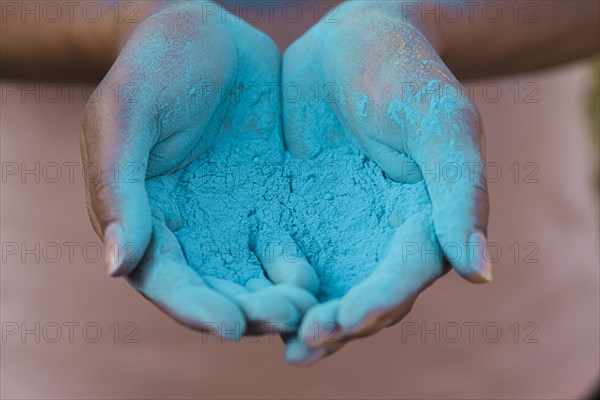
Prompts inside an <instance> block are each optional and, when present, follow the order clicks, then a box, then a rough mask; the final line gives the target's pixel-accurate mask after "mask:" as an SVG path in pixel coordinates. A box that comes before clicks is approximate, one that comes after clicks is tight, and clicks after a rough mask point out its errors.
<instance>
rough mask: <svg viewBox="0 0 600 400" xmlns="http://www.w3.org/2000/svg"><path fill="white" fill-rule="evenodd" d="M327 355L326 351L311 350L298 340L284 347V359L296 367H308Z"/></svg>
mask: <svg viewBox="0 0 600 400" xmlns="http://www.w3.org/2000/svg"><path fill="white" fill-rule="evenodd" d="M326 354H327V349H326V348H324V347H322V348H316V349H312V348H310V347H308V346H306V345H305V344H304V343H302V342H301V341H299V340H296V341H291V342H289V343H288V344H287V345H286V346H285V359H286V360H287V362H289V363H290V364H292V365H294V366H297V367H309V366H311V365H312V364H314V363H315V362H317V361H318V360H320V359H321V358H323V357H324V356H325V355H326Z"/></svg>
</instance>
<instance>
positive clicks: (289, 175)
mask: <svg viewBox="0 0 600 400" xmlns="http://www.w3.org/2000/svg"><path fill="white" fill-rule="evenodd" d="M263 144H264V143H260V141H259V142H257V143H254V144H253V143H248V142H247V141H246V142H244V141H243V140H240V138H236V137H232V138H229V139H227V138H226V139H223V140H220V141H219V143H218V144H217V145H216V146H215V147H214V148H213V149H212V150H211V151H210V152H208V153H206V154H205V155H204V156H203V157H202V158H200V159H199V160H196V161H195V162H193V163H192V164H190V165H189V166H187V167H186V168H185V169H184V170H182V171H179V172H178V173H177V174H174V175H170V176H165V177H161V178H160V179H161V180H162V182H159V183H158V184H155V185H154V186H153V187H149V192H150V195H151V198H152V202H153V204H154V206H156V207H159V208H162V209H170V210H171V212H170V214H171V215H173V214H175V215H177V218H176V220H177V222H176V223H171V224H170V225H171V226H170V227H171V229H173V230H174V232H175V235H176V236H177V238H178V239H179V241H180V243H181V246H182V248H183V251H184V254H185V256H186V259H187V261H188V263H189V264H190V265H191V267H192V268H193V269H194V270H195V271H196V272H198V274H200V275H202V276H204V277H207V276H208V277H216V278H221V279H225V280H228V281H232V282H235V283H238V284H240V285H245V284H246V283H247V282H248V281H249V280H251V279H264V278H265V273H264V272H263V268H262V267H261V260H265V259H267V258H268V257H271V256H272V254H273V251H274V249H284V251H283V253H284V255H285V256H286V257H288V258H289V261H291V262H294V260H295V259H296V258H295V257H297V253H296V251H297V250H298V249H299V250H300V251H301V252H302V253H303V254H304V255H305V256H306V258H307V259H308V261H309V262H310V264H311V265H312V266H313V268H314V269H315V271H316V272H317V275H318V276H319V278H320V289H319V292H318V295H317V297H318V299H319V300H320V301H325V300H328V299H332V298H339V297H341V296H343V295H344V294H345V293H346V292H347V291H348V290H349V289H350V288H351V287H353V286H355V285H356V284H357V283H359V282H360V281H362V280H363V279H365V278H366V277H368V276H369V275H370V274H371V272H372V271H373V270H374V269H375V267H376V266H377V265H378V263H379V261H380V260H381V259H382V258H383V257H384V256H385V255H386V253H387V248H388V245H389V242H390V239H391V238H392V236H393V234H394V232H395V231H396V229H397V228H398V227H399V226H400V225H402V223H403V222H404V221H405V220H406V219H407V218H408V217H409V216H411V215H412V214H414V213H416V212H418V211H420V210H422V209H423V208H424V207H428V204H429V198H428V195H427V192H426V189H425V185H424V183H423V182H420V183H416V184H400V183H396V182H393V181H391V180H389V179H387V178H386V177H385V175H384V174H383V172H382V170H381V169H380V168H379V167H378V166H377V165H376V164H375V163H374V162H373V161H370V160H369V159H367V158H365V157H364V156H363V155H361V154H360V153H358V152H357V151H356V150H355V148H354V147H353V146H351V145H344V146H341V147H337V148H330V149H327V150H324V151H322V152H321V153H320V154H319V155H318V156H317V157H315V158H313V159H311V160H308V161H306V160H298V159H295V158H294V157H292V156H291V155H289V154H288V153H283V151H282V152H281V156H274V153H273V152H271V151H264V152H252V151H250V153H249V152H248V151H249V150H248V149H252V148H253V147H258V148H261V147H263V146H262V145H263ZM157 186H158V187H157ZM165 188H168V189H165ZM167 222H168V221H167ZM275 251H276V250H275Z"/></svg>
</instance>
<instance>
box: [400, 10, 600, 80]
mask: <svg viewBox="0 0 600 400" xmlns="http://www.w3.org/2000/svg"><path fill="white" fill-rule="evenodd" d="M451 3H452V5H454V7H449V6H448V4H449V3H447V2H444V1H422V2H419V3H414V2H406V3H402V4H401V5H400V7H401V8H402V10H401V12H402V13H403V14H402V15H403V18H407V19H408V20H410V21H411V22H412V23H413V24H414V25H415V26H417V27H418V28H419V29H420V30H421V31H422V32H423V33H424V34H425V36H427V38H428V39H429V40H430V42H431V43H432V45H433V46H434V47H435V48H436V49H437V50H438V53H439V54H440V56H441V57H442V59H443V60H444V62H445V63H446V65H448V67H449V68H450V70H451V71H452V72H453V73H454V74H455V75H456V76H457V77H458V78H460V79H472V78H478V77H484V76H491V75H499V74H509V73H516V72H520V71H527V70H532V69H538V68H545V67H551V66H554V65H557V64H560V63H564V62H569V61H572V60H576V59H579V58H583V57H587V56H590V55H593V54H594V53H596V52H598V50H599V49H600V35H599V29H600V28H599V24H600V22H599V16H600V2H597V1H585V0H584V1H562V0H556V1H553V0H544V1H521V2H518V1H493V2H487V1H459V2H451ZM409 4H412V6H413V7H412V8H411V7H410V6H409ZM415 5H416V7H417V9H415V8H414V6H415ZM456 6H459V7H460V14H459V13H458V12H457V9H458V8H457V7H456ZM458 15H460V17H457V16H458Z"/></svg>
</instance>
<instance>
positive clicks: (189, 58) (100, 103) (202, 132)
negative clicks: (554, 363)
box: [81, 3, 318, 339]
mask: <svg viewBox="0 0 600 400" xmlns="http://www.w3.org/2000/svg"><path fill="white" fill-rule="evenodd" d="M279 71H280V54H279V51H278V49H277V48H276V46H275V45H274V44H273V42H272V41H271V40H270V39H269V38H268V37H267V36H266V35H264V34H262V33H261V32H259V31H257V30H255V29H254V28H252V27H250V26H249V25H247V24H246V23H244V22H242V21H236V20H234V18H233V17H232V16H229V18H228V19H227V21H226V22H223V21H222V20H221V18H220V15H219V16H214V15H213V16H207V15H205V14H203V13H202V10H201V9H200V7H198V6H197V5H194V4H189V3H184V4H176V5H174V6H167V7H166V8H164V9H162V10H161V11H159V12H157V13H156V14H154V15H153V16H151V17H149V18H148V19H146V20H145V21H143V22H142V23H141V24H140V25H139V26H138V27H137V28H136V29H135V30H134V32H133V33H132V35H131V37H130V38H129V40H128V42H127V43H126V45H125V46H124V48H123V50H122V52H121V53H120V55H119V56H118V58H117V60H116V62H115V63H114V65H113V66H112V68H111V69H110V71H109V72H108V74H107V75H106V77H105V78H104V80H103V81H102V82H101V83H100V86H99V87H98V89H97V92H96V95H94V96H92V99H94V98H95V100H94V101H90V102H89V103H88V105H87V107H86V110H85V113H84V116H83V120H82V128H81V150H82V158H83V161H84V164H85V165H86V166H88V167H89V166H92V165H93V166H94V167H96V168H94V170H95V169H97V168H99V169H100V170H101V175H100V177H99V178H98V179H93V180H92V179H90V180H88V181H87V182H86V199H87V205H88V212H89V216H90V220H91V222H92V225H93V227H94V229H95V231H96V233H97V234H98V235H99V236H100V237H101V238H103V241H104V244H105V249H106V252H105V253H106V259H105V261H106V264H107V270H108V273H109V274H110V275H111V276H127V279H128V281H129V282H130V283H131V284H132V285H133V286H134V287H135V288H136V289H137V290H138V291H139V292H141V293H142V294H143V295H144V296H146V297H147V298H148V299H150V300H151V301H152V302H154V303H155V304H156V305H157V306H158V307H159V308H161V309H162V310H164V311H165V312H166V313H168V314H170V315H171V316H172V317H174V318H175V319H176V320H177V321H179V322H181V323H183V324H185V325H187V326H189V327H192V328H196V329H199V330H214V326H215V324H217V325H218V326H223V324H225V327H227V329H228V331H230V334H231V329H232V327H233V329H235V332H237V333H234V335H233V339H238V337H239V336H240V335H241V334H243V333H248V332H251V333H263V332H261V327H264V326H265V325H264V323H278V324H283V325H286V324H289V325H293V324H297V323H298V322H299V319H300V318H301V315H302V314H303V313H304V312H305V311H306V309H307V308H308V307H310V306H312V305H313V304H314V303H316V300H315V298H314V296H313V295H312V294H311V293H310V291H313V292H314V291H316V287H317V286H318V282H317V277H316V274H315V273H314V271H313V270H312V268H311V267H310V266H309V265H308V262H299V263H293V264H289V263H288V264H285V263H280V262H278V263H271V264H269V265H263V268H264V269H265V270H266V272H267V275H268V276H269V278H270V280H271V281H272V282H273V283H275V285H274V286H273V285H271V286H269V287H266V288H263V289H261V290H258V291H249V292H246V293H244V294H243V295H239V293H238V294H235V293H234V294H232V293H227V290H222V289H220V288H218V287H215V285H211V284H209V283H208V282H207V280H205V279H204V278H203V277H202V276H200V275H199V274H197V273H196V272H195V271H194V270H192V268H191V267H190V266H189V265H188V263H187V261H186V259H185V256H184V254H183V251H182V249H181V245H180V244H179V242H178V240H177V238H176V237H175V235H174V234H173V230H174V227H173V226H172V224H173V218H172V215H169V210H168V209H160V208H157V207H153V206H151V202H150V200H149V196H148V193H147V188H150V187H152V182H156V181H157V180H160V177H161V176H165V175H169V174H173V173H176V172H177V171H180V170H181V169H182V168H184V167H186V166H187V165H188V164H189V163H190V162H192V161H194V160H195V159H197V158H198V156H199V155H201V154H202V153H204V152H206V151H207V150H208V149H210V148H211V146H212V144H214V143H215V141H217V140H219V139H220V138H221V137H222V136H223V135H225V134H228V130H231V131H233V130H234V129H235V128H239V127H241V129H243V131H244V132H246V131H250V132H254V130H256V125H257V121H260V122H261V126H267V127H269V129H267V130H268V131H269V132H267V136H268V137H269V138H270V139H269V140H276V141H278V143H279V149H280V152H281V155H282V154H283V143H282V135H281V124H280V118H279V116H280V113H281V111H280V104H279V96H277V95H275V96H273V97H272V98H271V99H268V98H267V97H268V96H265V95H264V93H263V95H262V97H261V99H260V100H259V101H258V102H255V103H252V104H248V102H246V104H240V101H236V100H235V99H231V98H230V97H231V96H228V95H227V94H228V93H231V92H233V91H235V90H238V89H239V87H247V86H249V85H250V84H253V83H259V84H261V83H276V84H278V83H279V79H280V77H279V74H280V72H279ZM115 89H117V90H119V95H118V96H116V97H115V96H113V94H114V93H115ZM241 103H244V100H243V99H242V101H241ZM232 126H233V127H234V128H231V129H229V128H230V127H232ZM244 128H245V129H244ZM253 128H254V130H253ZM260 133H261V132H259V134H260ZM274 147H275V148H277V146H274ZM132 168H134V169H135V171H136V172H137V173H138V175H137V176H134V177H132V176H131V175H130V174H128V172H131V169H132ZM115 170H116V171H119V172H121V173H120V174H118V175H116V174H115V172H114V171H115ZM131 249H133V251H130V250H131ZM282 268H285V269H286V273H284V274H283V273H281V269H282ZM279 285H283V286H284V287H278V286H279ZM225 286H226V285H225ZM238 295H239V296H238ZM248 323H250V325H248ZM280 326H281V325H280ZM220 333H221V335H222V336H225V333H223V332H220ZM227 338H232V337H231V335H229V336H228V337H227Z"/></svg>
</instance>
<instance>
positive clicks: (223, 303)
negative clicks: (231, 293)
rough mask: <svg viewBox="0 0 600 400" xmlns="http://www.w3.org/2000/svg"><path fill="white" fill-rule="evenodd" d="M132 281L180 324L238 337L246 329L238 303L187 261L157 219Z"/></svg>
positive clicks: (231, 337) (169, 233) (132, 274)
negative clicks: (205, 278) (220, 290)
mask: <svg viewBox="0 0 600 400" xmlns="http://www.w3.org/2000/svg"><path fill="white" fill-rule="evenodd" d="M126 278H127V280H128V281H129V283H130V284H131V285H132V286H133V287H134V288H136V289H137V290H138V291H139V292H140V293H142V294H143V295H144V296H145V297H147V298H148V299H149V300H150V301H152V302H153V303H154V304H156V305H157V306H158V307H159V308H160V309H162V310H163V311H165V312H166V313H167V314H169V315H170V316H171V317H173V318H174V319H175V320H176V321H178V322H179V323H181V324H184V325H186V326H188V327H190V328H194V329H198V330H201V331H210V332H216V333H217V334H218V335H220V336H221V337H223V338H224V339H228V340H239V339H240V337H241V336H242V334H243V333H244V331H245V329H246V323H245V319H244V314H243V313H242V311H241V309H240V308H239V307H238V306H237V305H236V303H235V302H234V301H232V300H230V299H228V298H227V297H225V296H223V295H222V294H219V293H217V292H216V291H215V290H213V289H211V288H210V287H209V286H208V285H207V284H206V282H205V281H204V280H203V279H202V278H201V277H200V276H199V275H198V274H197V273H196V272H194V271H193V270H192V269H191V268H190V267H189V266H188V265H187V264H186V262H185V258H184V255H183V252H182V250H181V247H180V245H179V242H178V241H177V238H176V237H175V236H174V235H173V233H172V232H171V231H170V230H169V229H168V228H167V227H166V226H165V225H164V224H163V223H162V222H158V221H157V222H155V224H154V226H153V233H152V237H151V239H150V243H149V245H148V250H147V251H146V254H145V255H144V257H143V259H142V260H141V262H140V265H139V267H138V268H136V269H135V270H134V271H133V272H132V273H131V274H129V275H127V277H126Z"/></svg>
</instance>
